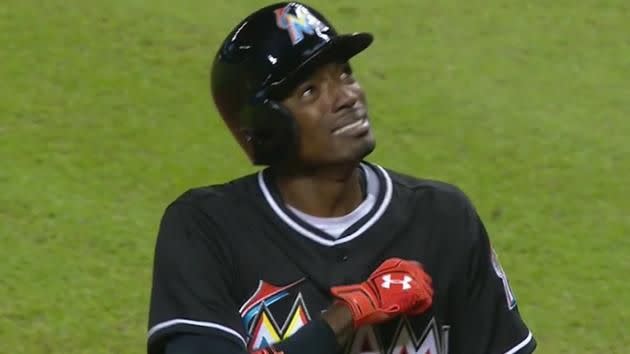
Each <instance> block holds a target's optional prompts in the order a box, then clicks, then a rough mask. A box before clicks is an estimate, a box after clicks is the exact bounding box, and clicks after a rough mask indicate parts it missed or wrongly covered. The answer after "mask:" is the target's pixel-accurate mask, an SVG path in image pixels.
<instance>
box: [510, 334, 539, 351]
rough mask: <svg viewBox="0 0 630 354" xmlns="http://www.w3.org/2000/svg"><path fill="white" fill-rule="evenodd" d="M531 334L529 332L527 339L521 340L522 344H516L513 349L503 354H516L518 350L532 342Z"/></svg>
mask: <svg viewBox="0 0 630 354" xmlns="http://www.w3.org/2000/svg"><path fill="white" fill-rule="evenodd" d="M532 338H533V336H532V332H531V331H530V332H529V334H528V335H527V338H525V339H523V341H522V342H520V343H518V344H517V345H516V346H515V347H514V348H512V349H510V350H508V351H507V352H505V354H516V353H518V351H519V350H521V349H523V348H524V347H525V346H526V345H527V344H529V342H531V341H532Z"/></svg>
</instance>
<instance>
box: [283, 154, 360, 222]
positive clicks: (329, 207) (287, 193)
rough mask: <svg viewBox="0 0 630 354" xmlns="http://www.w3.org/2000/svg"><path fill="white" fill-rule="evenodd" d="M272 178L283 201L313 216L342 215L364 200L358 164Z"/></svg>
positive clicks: (304, 171) (303, 171)
mask: <svg viewBox="0 0 630 354" xmlns="http://www.w3.org/2000/svg"><path fill="white" fill-rule="evenodd" d="M274 175H275V182H276V184H277V186H278V189H279V191H280V194H281V195H282V199H283V200H284V202H285V203H287V204H289V205H291V206H292V207H294V208H296V209H298V210H300V211H302V212H304V213H307V214H310V215H313V216H319V217H336V216H343V215H346V214H348V213H350V212H351V211H352V210H354V209H355V208H356V207H357V206H358V205H359V204H361V202H362V201H363V197H364V196H363V188H362V181H361V180H362V174H361V171H360V166H359V164H358V163H357V164H352V165H347V166H330V167H326V168H317V169H311V170H302V171H300V172H292V173H287V172H286V171H282V172H280V171H276V173H274Z"/></svg>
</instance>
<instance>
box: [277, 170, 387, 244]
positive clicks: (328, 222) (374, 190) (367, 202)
mask: <svg viewBox="0 0 630 354" xmlns="http://www.w3.org/2000/svg"><path fill="white" fill-rule="evenodd" d="M361 168H362V169H363V171H365V182H366V186H367V188H366V189H367V196H366V197H365V199H364V200H363V202H361V204H359V206H358V207H356V208H355V209H354V210H353V211H351V212H350V213H348V214H346V215H343V216H337V217H329V218H323V217H319V216H313V215H309V214H306V213H304V212H302V211H301V210H298V209H296V208H294V207H292V206H290V205H288V204H287V208H289V210H291V211H292V212H293V214H295V215H296V216H297V217H299V218H300V219H302V220H303V221H304V222H306V223H308V224H311V225H313V226H315V227H316V228H318V229H320V230H322V231H324V232H326V233H327V234H329V235H330V236H332V237H334V238H335V239H338V238H339V237H341V235H343V233H344V231H346V230H347V229H348V228H349V227H350V226H352V225H354V224H355V223H356V222H357V221H359V220H361V219H362V218H363V217H364V216H366V215H368V214H369V213H370V211H372V208H373V207H374V205H375V204H376V198H377V197H378V191H379V189H380V181H379V180H378V176H377V174H376V172H374V170H372V169H371V168H368V167H366V166H363V165H361Z"/></svg>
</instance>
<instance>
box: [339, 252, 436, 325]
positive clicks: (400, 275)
mask: <svg viewBox="0 0 630 354" xmlns="http://www.w3.org/2000/svg"><path fill="white" fill-rule="evenodd" d="M330 290H331V292H332V294H333V296H335V297H336V298H337V300H338V301H340V302H342V303H344V304H345V305H347V306H348V307H349V308H350V311H351V312H352V319H353V324H354V328H359V327H361V326H363V325H369V324H375V323H381V322H384V321H387V320H389V319H391V318H393V317H396V316H399V315H402V314H408V315H419V314H422V313H423V312H425V311H426V310H427V309H428V308H429V307H431V303H432V302H433V288H432V287H431V277H430V276H429V275H428V274H427V273H426V272H425V271H424V269H423V268H422V265H421V264H420V263H418V262H415V261H407V260H403V259H400V258H390V259H388V260H386V261H385V262H383V263H382V264H381V265H380V266H379V267H378V268H377V269H376V270H375V271H374V272H373V273H372V274H371V275H370V276H369V277H368V279H367V280H366V281H365V282H363V283H360V284H355V285H342V286H335V287H332V288H331V289H330Z"/></svg>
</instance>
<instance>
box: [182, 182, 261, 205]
mask: <svg viewBox="0 0 630 354" xmlns="http://www.w3.org/2000/svg"><path fill="white" fill-rule="evenodd" d="M256 176H257V175H256V174H250V175H247V176H243V177H240V178H237V179H234V180H231V181H228V182H225V183H220V184H211V185H206V186H200V187H194V188H190V189H188V190H186V191H185V192H184V193H182V194H181V195H179V196H178V197H177V198H175V200H173V201H172V202H171V204H170V206H172V205H187V206H189V207H194V208H197V209H200V210H204V211H209V212H216V211H219V210H226V209H230V208H233V207H234V206H235V205H237V204H239V203H242V202H244V199H247V198H248V197H249V196H251V194H252V191H253V188H255V187H256V178H257V177H256Z"/></svg>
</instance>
